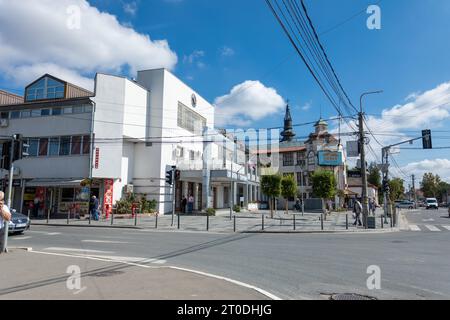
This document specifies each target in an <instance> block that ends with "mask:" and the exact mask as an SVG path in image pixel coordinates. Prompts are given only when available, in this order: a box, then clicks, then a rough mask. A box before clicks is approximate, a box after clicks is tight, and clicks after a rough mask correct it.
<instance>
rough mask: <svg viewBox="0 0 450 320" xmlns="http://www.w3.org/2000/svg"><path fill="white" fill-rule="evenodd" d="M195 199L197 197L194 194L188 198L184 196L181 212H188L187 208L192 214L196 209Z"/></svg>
mask: <svg viewBox="0 0 450 320" xmlns="http://www.w3.org/2000/svg"><path fill="white" fill-rule="evenodd" d="M194 201H195V199H194V197H193V196H192V195H190V196H189V197H188V198H186V197H185V196H183V199H181V213H186V209H187V213H189V214H192V212H193V211H194Z"/></svg>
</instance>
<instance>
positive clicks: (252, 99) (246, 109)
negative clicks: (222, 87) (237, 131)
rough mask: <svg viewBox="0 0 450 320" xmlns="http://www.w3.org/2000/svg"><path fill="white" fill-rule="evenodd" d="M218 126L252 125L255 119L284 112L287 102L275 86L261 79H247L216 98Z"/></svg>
mask: <svg viewBox="0 0 450 320" xmlns="http://www.w3.org/2000/svg"><path fill="white" fill-rule="evenodd" d="M214 103H215V105H216V123H217V125H218V126H223V125H229V124H232V125H235V126H238V127H239V126H250V125H251V123H252V122H253V121H258V120H261V119H263V118H265V117H267V116H270V115H273V114H278V113H280V112H283V109H284V106H285V103H284V100H283V98H282V97H281V96H280V95H279V94H278V93H277V91H276V90H275V89H274V88H268V87H266V86H264V84H262V83H261V82H260V81H245V82H243V83H241V84H239V85H237V86H235V87H234V88H233V89H231V91H230V93H228V94H226V95H224V96H221V97H218V98H216V99H215V102H214Z"/></svg>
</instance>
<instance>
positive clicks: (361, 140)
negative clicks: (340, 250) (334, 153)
mask: <svg viewBox="0 0 450 320" xmlns="http://www.w3.org/2000/svg"><path fill="white" fill-rule="evenodd" d="M382 92H383V91H382V90H379V91H369V92H365V93H363V94H361V97H360V98H359V117H358V118H359V137H360V138H359V144H360V147H361V176H362V201H363V203H362V205H363V220H364V227H365V228H366V229H367V217H368V215H369V201H368V195H367V193H368V191H367V167H366V150H365V147H364V145H365V143H366V137H365V134H364V113H363V104H362V103H363V98H364V97H365V96H368V95H371V94H379V93H382Z"/></svg>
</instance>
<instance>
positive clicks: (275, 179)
mask: <svg viewBox="0 0 450 320" xmlns="http://www.w3.org/2000/svg"><path fill="white" fill-rule="evenodd" d="M261 192H262V193H263V194H265V195H266V196H268V197H269V207H270V217H271V218H272V219H273V201H274V200H275V198H277V197H279V196H280V193H281V176H280V175H277V174H275V175H266V176H262V177H261Z"/></svg>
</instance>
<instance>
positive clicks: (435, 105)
mask: <svg viewBox="0 0 450 320" xmlns="http://www.w3.org/2000/svg"><path fill="white" fill-rule="evenodd" d="M408 100H409V101H408V102H406V103H405V104H402V105H396V106H393V107H392V108H389V109H384V110H383V111H382V113H381V115H380V116H376V115H369V116H367V124H368V127H369V128H370V129H371V131H372V132H373V133H375V134H376V135H375V137H376V140H378V142H380V144H381V145H383V146H388V145H391V144H393V143H397V142H401V141H403V140H408V139H412V138H417V137H418V136H420V134H421V133H420V132H421V130H423V129H437V128H439V127H442V126H445V125H446V123H447V122H448V121H449V120H450V82H446V83H443V84H441V85H439V86H437V87H436V88H434V89H431V90H428V91H426V92H424V93H421V94H419V93H415V94H412V95H410V96H409V98H408ZM349 122H350V123H351V127H349V126H348V125H346V124H345V125H343V127H342V128H343V129H342V132H351V131H354V129H356V128H357V122H356V121H353V120H351V121H349ZM405 131H417V133H408V134H406V133H405ZM333 132H337V130H336V129H335V130H334V131H333ZM369 138H370V147H371V148H372V149H373V150H374V153H375V154H376V155H377V157H378V158H379V161H381V146H380V145H379V144H378V143H377V141H376V140H375V138H373V137H371V136H369ZM348 139H350V138H343V140H344V141H345V140H348ZM352 139H354V138H352ZM368 158H369V161H375V160H376V158H375V156H374V155H373V154H372V152H371V151H370V150H369V152H368Z"/></svg>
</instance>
